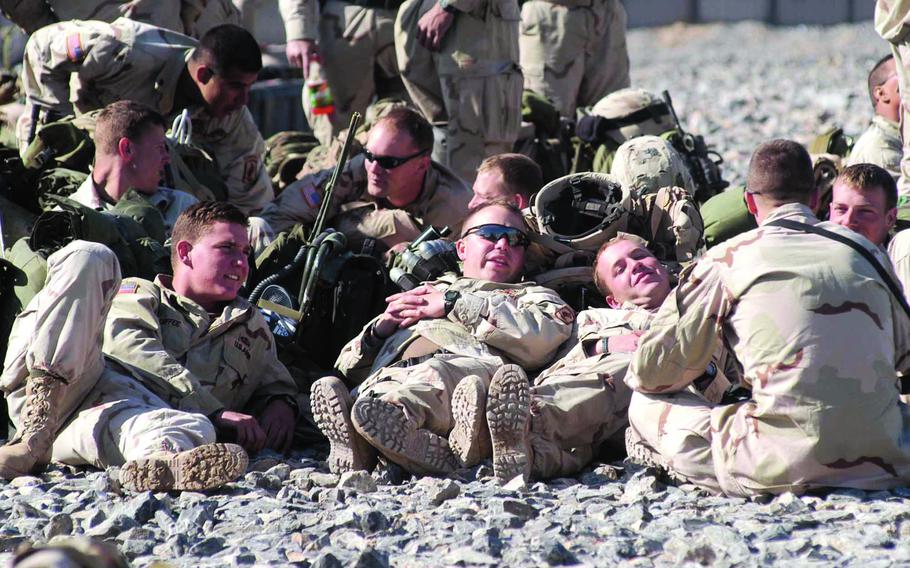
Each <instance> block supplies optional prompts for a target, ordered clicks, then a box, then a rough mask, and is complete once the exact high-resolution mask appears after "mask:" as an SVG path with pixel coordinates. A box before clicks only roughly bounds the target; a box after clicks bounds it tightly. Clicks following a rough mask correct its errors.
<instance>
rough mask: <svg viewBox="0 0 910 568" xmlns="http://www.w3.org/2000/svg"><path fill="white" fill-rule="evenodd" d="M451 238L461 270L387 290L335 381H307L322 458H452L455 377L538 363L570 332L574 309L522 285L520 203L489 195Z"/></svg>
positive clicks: (438, 463)
mask: <svg viewBox="0 0 910 568" xmlns="http://www.w3.org/2000/svg"><path fill="white" fill-rule="evenodd" d="M465 227H466V228H465V230H464V231H463V232H462V235H461V239H460V240H459V241H458V242H457V249H458V256H459V258H461V259H462V260H463V261H464V277H461V278H450V279H443V280H438V281H436V282H432V283H425V284H424V285H423V286H421V287H420V288H417V289H415V290H413V291H411V292H404V293H401V294H396V295H394V296H391V297H390V298H389V300H388V308H387V309H386V311H385V313H383V314H382V315H380V316H379V317H377V318H376V319H375V320H373V321H372V322H371V323H370V324H369V325H367V326H366V328H365V329H364V330H363V332H362V333H361V334H360V335H359V336H357V337H356V338H355V339H353V340H352V341H351V342H350V343H348V345H347V346H346V347H345V349H344V350H343V351H342V353H341V355H340V356H339V358H338V362H337V364H336V366H337V368H338V370H340V371H341V372H342V374H344V376H345V377H346V379H347V381H348V383H349V384H351V385H358V388H357V390H358V392H357V393H355V395H357V399H356V402H354V401H353V400H352V397H351V395H350V394H349V392H348V386H347V385H346V384H345V383H343V382H342V381H341V380H340V379H337V378H335V377H326V378H324V379H320V380H319V381H317V382H316V383H315V384H314V385H313V389H312V397H311V398H312V404H313V414H314V416H315V418H316V422H317V424H318V425H319V427H320V428H321V429H322V431H323V433H324V434H325V435H326V436H327V437H328V438H329V442H330V443H331V453H330V455H329V467H330V469H331V470H332V471H335V472H340V471H347V470H356V469H371V468H372V466H373V464H374V463H375V460H376V454H377V451H378V453H380V454H382V456H383V457H385V458H386V459H387V460H389V461H392V462H394V463H397V464H399V465H401V466H402V467H404V468H405V469H406V470H408V471H410V472H412V473H415V474H445V473H447V472H450V471H452V470H454V469H455V468H456V467H457V461H456V459H455V456H454V455H453V454H452V452H451V450H450V449H449V445H448V442H447V441H446V436H448V434H449V431H450V430H451V429H452V413H451V404H450V397H451V394H452V391H453V389H455V387H456V385H457V384H458V382H459V381H461V380H462V379H464V378H466V377H469V376H472V375H477V376H481V377H484V378H486V379H489V377H491V376H492V375H493V373H494V372H495V371H496V370H497V369H498V368H500V367H501V366H502V365H503V364H504V363H507V362H516V363H519V364H521V365H522V366H523V367H525V368H528V369H537V368H539V367H541V366H542V365H543V364H545V363H546V362H547V361H549V360H550V359H551V358H552V357H553V355H554V354H555V352H556V349H557V348H558V347H559V345H560V344H561V343H562V342H563V341H564V340H565V339H566V338H568V336H569V333H570V331H571V327H572V322H573V320H574V316H575V314H574V312H573V311H572V310H571V309H570V308H568V307H567V306H566V304H565V303H564V302H563V301H562V300H561V299H560V298H559V296H557V295H556V294H555V293H554V292H552V291H551V290H548V289H546V288H543V287H540V286H536V285H534V284H533V283H520V282H519V281H520V278H521V272H522V268H523V261H524V250H525V247H526V246H527V243H528V240H527V227H526V225H525V223H524V219H523V218H522V216H521V212H520V211H519V210H518V209H516V208H514V207H513V206H511V205H508V204H488V205H484V206H482V207H481V208H479V209H477V210H476V211H474V212H473V213H471V215H470V216H469V217H468V219H467V220H466V221H465Z"/></svg>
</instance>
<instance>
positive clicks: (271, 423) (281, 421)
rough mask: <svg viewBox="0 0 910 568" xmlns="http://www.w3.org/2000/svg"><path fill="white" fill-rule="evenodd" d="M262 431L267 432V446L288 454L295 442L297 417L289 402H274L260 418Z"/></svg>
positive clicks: (278, 399)
mask: <svg viewBox="0 0 910 568" xmlns="http://www.w3.org/2000/svg"><path fill="white" fill-rule="evenodd" d="M259 419H260V422H261V423H262V429H263V430H265V445H266V447H269V448H271V449H273V450H275V451H277V452H286V451H288V449H290V447H291V442H292V441H293V440H294V426H296V424H297V416H296V413H295V412H294V409H293V408H291V405H290V404H288V403H287V402H285V401H283V400H281V399H280V398H276V399H274V400H272V401H271V402H270V403H269V404H268V406H266V407H265V410H263V411H262V416H260V417H259Z"/></svg>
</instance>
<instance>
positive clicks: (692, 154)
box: [661, 91, 730, 203]
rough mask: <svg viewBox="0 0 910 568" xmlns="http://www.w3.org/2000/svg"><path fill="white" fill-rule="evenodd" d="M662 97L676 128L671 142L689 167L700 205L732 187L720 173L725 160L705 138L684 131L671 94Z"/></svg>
mask: <svg viewBox="0 0 910 568" xmlns="http://www.w3.org/2000/svg"><path fill="white" fill-rule="evenodd" d="M661 96H662V97H663V99H664V102H665V103H666V105H667V109H668V110H669V111H670V117H671V118H672V119H673V124H674V125H675V126H676V133H675V134H674V135H672V136H670V139H669V142H670V143H671V144H672V145H673V147H674V148H676V149H677V150H678V151H679V153H680V154H682V156H683V158H684V159H685V160H686V164H687V165H688V166H689V171H690V172H691V173H692V177H693V178H694V180H695V186H696V189H695V195H694V196H693V197H695V199H696V201H698V202H699V203H704V202H705V201H707V200H708V199H710V198H711V197H713V196H715V195H717V194H718V193H720V192H722V191H723V190H724V189H726V188H727V186H729V185H730V182H728V181H726V180H724V179H723V177H722V175H721V173H720V165H721V164H723V163H724V159H723V158H722V157H721V155H720V154H718V153H717V151H715V150H711V149H709V148H708V145H707V144H706V143H705V138H704V136H701V135H693V134H691V133H687V132H686V131H685V129H683V126H682V123H681V122H680V121H679V116H677V114H676V109H675V108H673V100H672V99H671V98H670V93H669V92H668V91H664V92H663V93H662V94H661Z"/></svg>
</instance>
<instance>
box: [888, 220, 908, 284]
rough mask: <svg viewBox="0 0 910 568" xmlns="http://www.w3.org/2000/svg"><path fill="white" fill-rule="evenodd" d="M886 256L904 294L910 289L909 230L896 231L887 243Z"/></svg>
mask: <svg viewBox="0 0 910 568" xmlns="http://www.w3.org/2000/svg"><path fill="white" fill-rule="evenodd" d="M888 258H890V259H891V263H892V264H893V265H894V273H895V274H896V275H897V279H898V280H899V281H900V284H901V287H902V288H903V289H904V296H905V297H906V296H908V293H907V292H908V291H910V231H906V230H905V231H898V233H897V234H896V235H894V238H893V239H891V242H890V243H888Z"/></svg>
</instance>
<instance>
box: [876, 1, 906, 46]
mask: <svg viewBox="0 0 910 568" xmlns="http://www.w3.org/2000/svg"><path fill="white" fill-rule="evenodd" d="M875 31H877V32H878V35H880V36H882V38H884V39H885V40H886V41H890V42H891V43H893V44H895V45H897V44H900V43H903V42H904V41H905V40H906V39H907V34H908V32H910V0H887V1H886V0H878V2H876V3H875Z"/></svg>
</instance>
